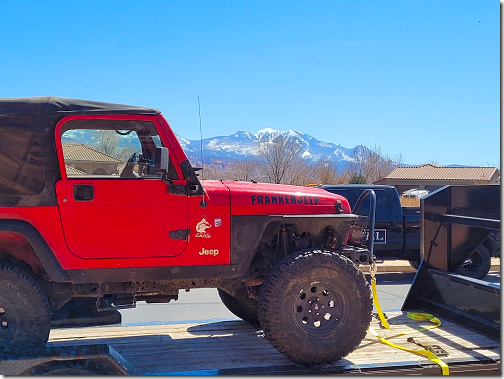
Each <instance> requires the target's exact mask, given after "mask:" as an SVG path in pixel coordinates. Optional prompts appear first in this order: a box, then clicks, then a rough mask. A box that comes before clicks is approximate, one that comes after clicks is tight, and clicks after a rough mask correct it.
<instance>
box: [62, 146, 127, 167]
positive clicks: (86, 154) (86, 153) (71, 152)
mask: <svg viewBox="0 0 504 379" xmlns="http://www.w3.org/2000/svg"><path fill="white" fill-rule="evenodd" d="M62 146H63V156H64V157H65V161H80V162H109V163H122V161H121V160H119V159H117V158H114V157H112V156H110V155H108V154H105V153H102V152H101V151H98V150H95V149H93V148H91V147H89V146H86V145H83V144H80V143H66V142H64V143H62Z"/></svg>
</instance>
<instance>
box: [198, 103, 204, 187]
mask: <svg viewBox="0 0 504 379" xmlns="http://www.w3.org/2000/svg"><path fill="white" fill-rule="evenodd" d="M198 115H199V132H200V154H201V179H204V178H203V173H204V170H203V132H202V130H201V104H200V100H199V96H198Z"/></svg>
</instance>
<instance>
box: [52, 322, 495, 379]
mask: <svg viewBox="0 0 504 379" xmlns="http://www.w3.org/2000/svg"><path fill="white" fill-rule="evenodd" d="M387 316H388V322H389V324H390V325H391V327H392V328H393V329H394V330H392V331H391V330H386V329H380V326H379V322H378V320H376V319H373V321H372V326H373V328H374V329H375V330H376V331H377V332H378V333H379V334H380V335H382V336H383V337H385V338H388V339H390V341H392V342H393V343H396V344H398V345H401V346H404V347H407V348H411V349H416V348H419V347H418V346H416V345H415V344H412V343H410V342H407V341H406V339H407V338H408V337H414V338H415V341H417V342H420V343H422V344H438V345H440V346H441V347H442V348H443V349H445V350H446V351H447V352H448V353H449V357H448V358H447V359H463V360H468V361H474V362H477V361H478V360H481V359H494V360H500V342H499V341H494V340H492V339H490V338H487V337H485V336H483V335H481V334H478V333H475V332H472V331H470V330H468V329H465V328H462V327H460V326H458V325H455V324H453V323H451V322H448V321H444V320H442V326H441V327H440V328H434V329H430V330H426V331H421V332H415V333H411V334H407V335H400V334H398V332H412V331H415V330H416V329H419V328H422V327H427V326H430V325H432V324H431V323H430V322H425V321H422V322H418V321H414V320H410V319H408V318H407V317H406V314H403V313H402V312H390V313H387ZM49 343H50V344H56V345H61V344H65V345H69V344H89V343H108V344H110V345H111V346H112V347H113V348H114V349H116V350H117V351H118V352H119V353H120V354H121V355H122V356H123V357H124V358H125V359H127V360H128V361H129V362H130V363H131V364H132V365H133V366H134V367H136V368H137V370H139V373H141V374H148V373H150V374H156V373H157V374H159V373H169V372H185V371H191V372H192V371H194V370H223V369H239V368H254V367H268V366H286V367H287V366H291V367H294V366H296V364H295V363H294V362H292V361H290V360H288V359H287V358H285V357H284V356H283V355H282V354H280V353H279V352H278V351H277V350H276V349H275V348H273V347H272V346H271V344H270V343H269V342H268V341H267V340H266V338H265V337H264V335H263V333H262V331H261V330H259V329H257V328H254V327H253V326H251V325H250V324H249V323H247V322H244V321H239V320H238V321H235V320H233V321H220V322H205V323H187V324H160V325H135V326H122V325H116V326H101V327H87V328H67V329H53V330H51V334H50V339H49ZM401 362H418V363H419V364H423V365H425V364H432V362H430V361H429V360H427V359H426V358H423V357H420V356H417V355H415V354H411V353H408V352H405V351H402V350H399V349H394V348H392V347H390V346H387V345H384V344H382V343H381V342H380V341H378V340H377V339H376V338H375V337H374V336H373V335H372V334H371V333H369V332H368V334H367V335H366V338H365V339H364V340H363V341H362V343H361V344H360V346H359V348H358V349H357V350H355V351H354V352H352V353H350V354H349V355H348V356H347V357H345V358H344V359H342V360H341V361H338V362H337V363H335V364H336V365H339V366H341V367H344V366H348V365H357V366H359V365H369V364H376V365H388V364H391V363H401ZM298 366H299V365H297V366H296V367H298Z"/></svg>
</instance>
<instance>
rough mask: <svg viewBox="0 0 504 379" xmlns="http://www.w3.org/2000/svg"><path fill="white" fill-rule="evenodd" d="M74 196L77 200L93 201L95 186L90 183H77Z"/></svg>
mask: <svg viewBox="0 0 504 379" xmlns="http://www.w3.org/2000/svg"><path fill="white" fill-rule="evenodd" d="M73 198H74V200H75V201H91V200H93V199H94V187H93V186H92V185H90V184H85V185H81V184H79V185H76V186H74V188H73Z"/></svg>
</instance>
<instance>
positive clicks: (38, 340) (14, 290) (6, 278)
mask: <svg viewBox="0 0 504 379" xmlns="http://www.w3.org/2000/svg"><path fill="white" fill-rule="evenodd" d="M50 323H51V316H50V309H49V304H48V301H47V297H46V295H45V294H44V292H43V291H42V289H41V288H40V286H39V285H38V284H37V283H36V282H35V280H34V279H33V277H32V276H31V275H29V274H28V273H26V272H25V271H23V270H22V269H20V268H19V267H17V266H14V265H12V264H10V263H5V262H2V263H0V352H2V353H5V354H7V355H17V356H21V355H25V354H27V353H33V352H34V351H38V350H39V349H43V348H45V345H46V343H47V339H48V338H49V329H50Z"/></svg>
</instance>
